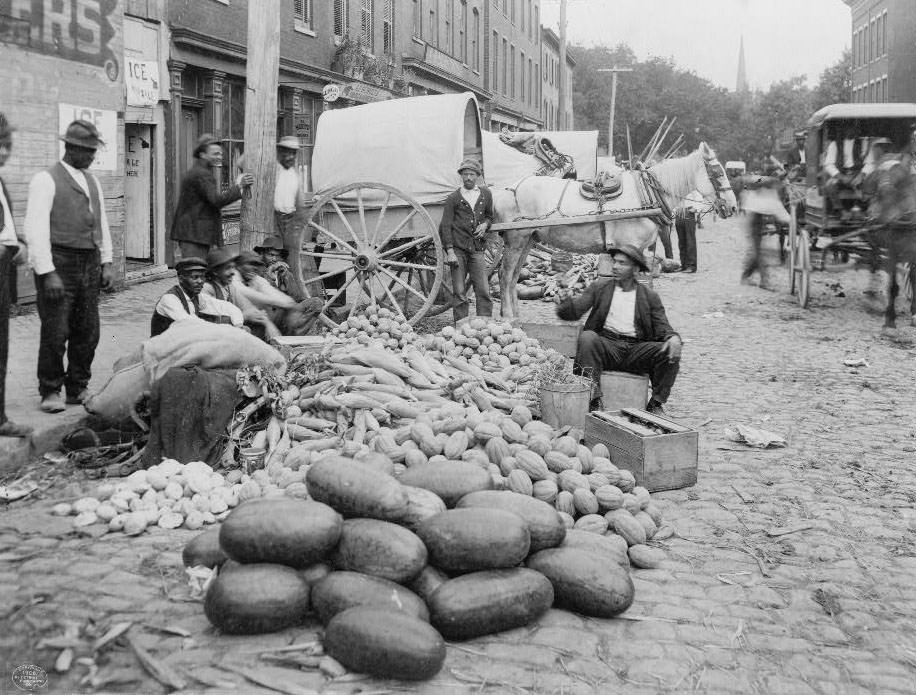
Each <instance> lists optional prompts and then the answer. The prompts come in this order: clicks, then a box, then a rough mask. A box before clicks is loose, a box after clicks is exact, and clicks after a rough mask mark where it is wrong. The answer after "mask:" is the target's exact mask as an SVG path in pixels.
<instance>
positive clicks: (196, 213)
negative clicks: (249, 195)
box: [171, 133, 254, 258]
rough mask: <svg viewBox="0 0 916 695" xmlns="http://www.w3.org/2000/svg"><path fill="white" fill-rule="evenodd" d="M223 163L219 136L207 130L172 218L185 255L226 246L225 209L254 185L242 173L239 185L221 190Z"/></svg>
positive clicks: (174, 235) (173, 235)
mask: <svg viewBox="0 0 916 695" xmlns="http://www.w3.org/2000/svg"><path fill="white" fill-rule="evenodd" d="M222 165H223V148H222V146H221V145H220V143H219V140H218V139H217V138H216V136H214V135H211V134H210V133H206V134H204V135H201V136H200V138H198V140H197V146H196V147H195V148H194V166H192V167H191V169H190V170H189V171H188V173H186V174H185V175H184V178H183V179H182V180H181V193H180V194H179V196H178V205H177V207H176V209H175V218H174V219H173V220H172V232H171V238H172V239H173V240H174V241H177V242H178V246H179V248H180V249H181V255H182V256H183V257H185V258H187V257H192V256H193V257H197V258H203V257H205V256H206V255H207V253H208V252H209V251H210V247H211V246H222V243H223V238H222V213H221V210H222V208H224V207H226V206H227V205H229V204H230V203H232V202H235V201H236V200H238V199H239V198H241V197H242V188H246V187H248V186H251V185H252V184H253V183H254V177H253V176H252V175H251V174H239V175H238V176H237V177H236V179H235V184H234V185H233V186H230V187H229V189H228V190H227V191H226V192H224V193H220V190H219V184H218V183H217V180H216V174H215V171H214V170H215V169H216V168H218V167H221V166H222Z"/></svg>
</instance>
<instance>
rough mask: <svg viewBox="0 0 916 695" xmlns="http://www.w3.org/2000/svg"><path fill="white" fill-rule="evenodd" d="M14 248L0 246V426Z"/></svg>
mask: <svg viewBox="0 0 916 695" xmlns="http://www.w3.org/2000/svg"><path fill="white" fill-rule="evenodd" d="M18 252H19V249H18V248H17V247H15V246H0V425H2V424H3V423H4V422H6V363H7V358H8V357H9V349H10V345H9V343H10V275H12V274H14V273H15V272H16V266H14V265H13V258H14V257H15V255H16V254H17V253H18Z"/></svg>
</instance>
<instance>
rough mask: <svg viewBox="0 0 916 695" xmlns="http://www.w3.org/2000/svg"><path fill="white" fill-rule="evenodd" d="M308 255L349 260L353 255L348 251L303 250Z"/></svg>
mask: <svg viewBox="0 0 916 695" xmlns="http://www.w3.org/2000/svg"><path fill="white" fill-rule="evenodd" d="M303 253H304V254H305V255H306V256H309V257H311V258H333V259H334V260H337V261H349V260H350V259H352V258H353V256H351V255H349V254H346V253H320V252H317V251H303Z"/></svg>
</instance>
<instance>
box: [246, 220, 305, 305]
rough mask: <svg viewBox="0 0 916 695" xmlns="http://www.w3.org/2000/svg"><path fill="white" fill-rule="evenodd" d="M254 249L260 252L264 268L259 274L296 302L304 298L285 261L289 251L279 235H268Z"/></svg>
mask: <svg viewBox="0 0 916 695" xmlns="http://www.w3.org/2000/svg"><path fill="white" fill-rule="evenodd" d="M254 250H255V251H256V252H257V253H259V254H261V261H263V263H264V270H263V272H262V273H261V274H262V275H263V276H264V278H265V279H266V280H267V281H268V282H269V283H270V284H271V285H273V286H274V287H276V288H277V289H278V290H280V291H281V292H284V293H286V294H288V295H289V296H290V297H292V298H293V299H295V300H296V301H297V302H301V301H302V300H303V299H305V293H304V292H303V291H302V288H301V287H300V286H299V283H298V282H297V281H296V278H295V277H294V276H293V271H292V270H290V267H289V264H288V263H287V262H286V259H287V258H289V251H287V250H286V249H285V248H284V247H283V240H282V239H281V238H280V237H278V236H269V237H267V238H266V239H264V241H263V242H261V245H260V246H255V247H254Z"/></svg>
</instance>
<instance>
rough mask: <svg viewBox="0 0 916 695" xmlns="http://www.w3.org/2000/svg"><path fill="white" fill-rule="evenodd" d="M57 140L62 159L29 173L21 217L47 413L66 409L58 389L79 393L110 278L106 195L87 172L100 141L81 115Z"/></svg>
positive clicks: (88, 372)
mask: <svg viewBox="0 0 916 695" xmlns="http://www.w3.org/2000/svg"><path fill="white" fill-rule="evenodd" d="M61 140H63V141H64V158H63V160H62V161H59V162H57V163H56V164H55V165H54V166H52V167H51V168H50V169H47V170H45V171H41V172H39V173H37V174H35V176H33V177H32V181H31V183H30V184H29V199H28V204H27V206H26V215H25V234H26V240H27V241H28V245H29V261H30V263H31V265H32V270H33V271H34V272H35V288H36V291H37V303H38V316H39V317H40V318H41V341H40V344H39V348H38V392H39V394H40V396H41V409H42V410H43V411H45V412H47V413H59V412H61V411H63V410H64V408H65V407H66V406H65V404H64V401H63V399H62V398H61V395H60V391H61V388H66V392H67V400H66V403H67V404H73V405H76V404H80V403H82V402H83V399H84V397H85V396H86V389H87V387H88V386H89V380H90V378H91V376H92V360H93V359H94V358H95V349H96V347H97V346H98V343H99V289H100V288H101V289H108V288H109V287H111V283H112V280H113V278H114V274H113V272H112V269H111V257H112V248H111V233H110V231H109V229H108V217H107V216H106V214H105V196H104V194H103V192H102V186H101V185H100V184H99V181H98V179H97V178H96V177H95V176H93V175H92V174H90V173H89V171H88V169H89V165H90V164H92V160H93V159H94V158H95V152H96V150H97V149H98V148H99V146H101V145H104V143H103V142H102V138H101V137H99V132H98V130H96V128H95V126H94V125H93V124H92V123H90V122H89V121H84V120H76V121H73V122H72V123H71V124H70V125H69V126H67V131H66V132H65V133H64V135H63V136H62V137H61ZM64 355H66V356H67V367H66V369H65V368H64Z"/></svg>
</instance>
